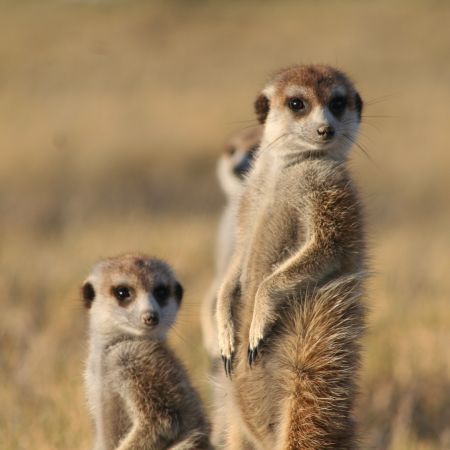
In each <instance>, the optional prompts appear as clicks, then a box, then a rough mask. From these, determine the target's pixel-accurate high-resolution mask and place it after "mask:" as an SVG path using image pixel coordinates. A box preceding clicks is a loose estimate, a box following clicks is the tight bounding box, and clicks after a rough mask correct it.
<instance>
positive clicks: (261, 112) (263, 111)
mask: <svg viewBox="0 0 450 450" xmlns="http://www.w3.org/2000/svg"><path fill="white" fill-rule="evenodd" d="M254 107H255V113H256V118H257V119H258V122H259V123H261V124H263V123H264V122H265V121H266V119H267V115H268V114H269V109H270V102H269V99H268V98H267V97H266V96H265V95H264V94H259V95H258V97H256V100H255V103H254Z"/></svg>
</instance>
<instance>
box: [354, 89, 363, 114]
mask: <svg viewBox="0 0 450 450" xmlns="http://www.w3.org/2000/svg"><path fill="white" fill-rule="evenodd" d="M363 105H364V104H363V101H362V98H361V96H360V95H359V94H358V93H357V92H356V93H355V109H356V112H357V113H358V118H359V120H361V114H362V110H363Z"/></svg>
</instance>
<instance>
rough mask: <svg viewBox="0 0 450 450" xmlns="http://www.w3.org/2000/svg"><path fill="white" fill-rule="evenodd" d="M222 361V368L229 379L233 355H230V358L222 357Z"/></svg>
mask: <svg viewBox="0 0 450 450" xmlns="http://www.w3.org/2000/svg"><path fill="white" fill-rule="evenodd" d="M222 361H223V368H224V369H225V374H226V376H227V377H230V378H231V371H232V365H233V355H231V358H227V357H226V356H223V355H222Z"/></svg>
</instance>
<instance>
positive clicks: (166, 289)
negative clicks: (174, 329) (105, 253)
mask: <svg viewBox="0 0 450 450" xmlns="http://www.w3.org/2000/svg"><path fill="white" fill-rule="evenodd" d="M182 296H183V288H182V286H181V284H180V283H179V282H178V281H177V279H176V278H175V275H174V273H173V271H172V269H171V268H170V266H169V265H168V264H166V263H165V262H163V261H160V260H158V259H154V258H149V257H147V256H144V255H139V254H127V255H123V256H118V257H113V258H109V259H105V260H102V261H100V262H98V263H97V264H96V265H95V266H94V268H93V269H92V271H91V273H90V275H89V276H88V278H87V279H86V281H85V282H84V284H83V286H82V297H83V302H84V305H85V306H86V308H88V310H89V319H90V320H89V356H88V360H87V364H86V371H85V384H86V389H87V396H88V402H89V406H90V409H91V413H92V416H93V419H94V422H95V430H96V439H95V446H94V449H95V450H113V449H117V450H144V449H145V450H159V449H169V448H170V449H177V450H187V449H209V448H211V447H210V444H209V425H208V422H207V420H206V418H205V415H204V413H203V409H202V405H201V402H200V398H199V396H198V394H197V392H196V391H195V390H194V388H193V387H192V386H191V383H190V381H189V378H188V375H187V373H186V371H185V369H184V368H183V366H182V364H181V363H180V362H179V361H178V359H177V358H176V357H175V356H174V355H173V353H172V352H171V350H170V349H169V348H168V347H167V345H166V344H165V342H164V340H165V336H166V333H167V331H168V330H169V329H170V327H171V326H172V324H173V322H174V321H175V318H176V315H177V312H178V309H179V307H180V303H181V299H182Z"/></svg>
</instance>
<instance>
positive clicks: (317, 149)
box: [217, 65, 365, 450]
mask: <svg viewBox="0 0 450 450" xmlns="http://www.w3.org/2000/svg"><path fill="white" fill-rule="evenodd" d="M255 110H256V113H257V116H258V119H259V121H260V122H261V123H263V124H264V133H263V137H262V142H261V146H260V149H259V151H258V155H257V157H256V159H255V162H254V168H253V170H252V172H251V174H250V175H249V178H248V181H247V188H246V190H245V192H244V193H243V195H242V198H241V201H240V205H239V221H238V234H237V243H236V246H235V252H234V254H233V257H232V261H231V263H230V266H229V269H228V271H227V274H226V277H225V281H224V283H223V284H222V287H221V289H220V292H219V296H218V305H217V323H218V331H219V345H220V349H221V354H222V358H223V360H224V364H225V370H226V372H227V373H228V374H229V375H231V373H232V372H233V376H232V377H231V382H230V383H229V389H228V391H229V394H230V396H231V397H232V410H231V411H230V413H229V417H231V419H229V421H228V426H229V441H228V447H229V448H248V447H250V448H251V446H252V445H253V446H254V447H255V448H261V449H268V448H276V449H279V450H281V449H302V450H319V449H321V450H323V449H326V448H329V449H331V448H332V449H342V450H343V449H353V448H355V445H356V444H355V427H354V424H353V421H352V418H351V414H352V408H353V403H354V397H355V390H356V388H355V383H356V370H357V367H358V363H359V352H358V349H359V338H360V336H361V334H362V332H363V327H364V307H363V305H362V303H361V300H360V297H361V295H362V291H363V281H364V278H365V243H364V232H363V223H362V213H361V207H360V203H359V201H358V197H357V193H356V191H355V188H354V186H353V183H352V181H351V178H350V176H349V173H348V171H347V169H346V167H345V166H346V164H345V163H346V160H347V154H348V152H349V150H350V147H351V145H352V143H353V141H354V140H355V138H356V134H357V131H358V128H359V124H360V120H361V112H362V100H361V97H360V96H359V94H358V93H357V92H356V90H355V88H354V86H353V84H352V83H351V82H350V80H349V79H348V78H347V76H346V75H345V74H343V73H342V72H340V71H338V70H336V69H334V68H332V67H329V66H320V65H311V66H296V67H292V68H289V69H287V70H283V71H280V72H279V73H278V74H276V75H275V76H274V77H273V79H272V80H271V81H270V82H269V83H268V84H267V85H266V87H265V88H264V89H263V91H262V93H261V95H260V96H259V97H258V98H257V100H256V102H255Z"/></svg>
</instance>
